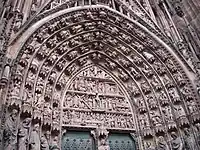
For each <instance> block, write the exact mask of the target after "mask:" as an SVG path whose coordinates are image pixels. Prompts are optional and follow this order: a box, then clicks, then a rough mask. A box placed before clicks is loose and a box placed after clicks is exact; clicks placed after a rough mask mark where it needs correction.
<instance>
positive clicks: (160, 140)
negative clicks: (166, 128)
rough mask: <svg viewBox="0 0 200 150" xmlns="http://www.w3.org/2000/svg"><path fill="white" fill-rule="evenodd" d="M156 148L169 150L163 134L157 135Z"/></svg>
mask: <svg viewBox="0 0 200 150" xmlns="http://www.w3.org/2000/svg"><path fill="white" fill-rule="evenodd" d="M157 145H158V146H157V150H169V148H168V146H167V143H166V141H165V139H164V137H163V136H159V137H158V144H157Z"/></svg>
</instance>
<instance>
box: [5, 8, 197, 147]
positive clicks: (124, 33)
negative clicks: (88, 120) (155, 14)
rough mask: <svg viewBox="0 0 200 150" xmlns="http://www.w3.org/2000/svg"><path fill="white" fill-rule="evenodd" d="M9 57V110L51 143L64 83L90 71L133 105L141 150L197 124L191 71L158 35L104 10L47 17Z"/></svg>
mask: <svg viewBox="0 0 200 150" xmlns="http://www.w3.org/2000/svg"><path fill="white" fill-rule="evenodd" d="M13 49H15V52H16V53H15V54H14V51H13ZM11 54H12V55H14V57H15V58H16V61H15V62H14V66H15V68H14V69H13V70H12V74H11V82H10V85H9V87H10V88H9V90H8V93H9V94H8V96H7V104H8V106H9V108H17V109H18V110H19V112H20V113H19V118H18V119H19V121H20V120H23V119H25V118H26V117H25V116H29V117H31V119H32V120H33V121H32V124H33V125H34V124H36V123H39V124H40V125H41V129H40V130H41V132H46V130H49V131H51V135H52V137H51V138H52V139H53V138H55V137H56V136H58V137H59V138H60V139H61V136H62V125H61V124H62V121H63V120H62V117H63V116H62V111H61V106H62V105H63V104H62V103H61V102H62V101H64V96H65V93H66V89H67V86H69V85H70V84H69V83H68V81H72V80H71V77H72V76H74V74H76V73H77V72H78V71H79V70H81V69H83V68H84V67H86V66H87V65H89V64H93V65H97V66H98V65H99V66H102V68H105V70H107V71H108V72H109V73H110V74H112V77H113V78H114V79H115V81H118V84H119V85H120V84H121V85H122V86H121V89H123V91H124V93H126V95H127V96H126V97H128V99H129V101H132V102H129V104H130V103H132V105H129V107H131V108H132V109H133V106H135V108H134V109H135V110H134V111H133V112H134V113H133V114H132V115H133V116H134V115H135V118H134V119H135V122H134V125H135V131H134V133H135V134H136V135H137V137H136V138H137V139H138V141H139V143H140V144H139V145H138V148H140V149H142V147H144V145H145V143H146V142H147V143H148V142H151V143H152V145H154V144H155V143H157V140H158V137H159V136H163V137H164V138H169V137H170V134H169V133H170V132H171V131H175V132H177V134H179V135H180V136H181V133H182V129H183V128H185V127H190V126H192V125H194V124H195V123H198V122H199V108H198V107H197V103H198V102H197V98H196V97H195V95H196V94H195V92H194V90H193V86H192V84H191V83H190V82H191V81H190V76H188V72H189V69H187V66H185V65H184V62H183V61H182V60H181V58H179V57H178V56H177V55H176V54H175V53H174V51H173V50H172V48H170V47H169V46H168V44H167V43H166V42H164V41H163V36H160V33H158V32H157V31H155V30H152V31H150V28H149V27H148V28H147V27H145V26H144V25H143V23H142V22H141V23H139V22H136V21H134V20H130V19H128V18H127V17H126V16H124V15H121V14H119V13H118V12H116V11H114V10H112V9H110V8H107V7H105V6H94V7H91V6H90V7H83V8H76V9H73V8H72V9H67V10H62V11H59V12H57V13H55V14H54V15H52V16H47V17H46V18H44V19H42V20H40V21H38V22H37V23H35V24H34V25H33V27H30V28H28V29H27V30H26V31H24V32H23V33H22V35H21V37H20V38H19V39H16V40H15V41H13V43H12V45H11V46H10V50H9V53H8V55H11ZM65 84H66V88H64V87H65ZM64 89H65V90H64ZM61 99H62V100H61ZM130 110H131V109H130ZM43 126H45V128H43ZM80 126H81V124H79V127H80ZM82 126H83V125H82ZM86 126H87V124H86ZM80 128H81V127H80ZM110 130H112V128H111V129H110ZM119 130H120V129H119ZM121 130H122V129H121ZM128 130H129V129H128ZM192 130H193V129H192ZM130 131H131V130H130ZM152 139H153V140H152ZM59 142H60V140H58V145H61V143H59ZM153 143H154V144H153ZM170 146H171V145H170V144H169V147H170Z"/></svg>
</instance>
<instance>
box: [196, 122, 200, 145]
mask: <svg viewBox="0 0 200 150" xmlns="http://www.w3.org/2000/svg"><path fill="white" fill-rule="evenodd" d="M195 126H196V129H197V133H196V137H197V144H198V146H200V123H197V124H196V125H195Z"/></svg>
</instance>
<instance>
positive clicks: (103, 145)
mask: <svg viewBox="0 0 200 150" xmlns="http://www.w3.org/2000/svg"><path fill="white" fill-rule="evenodd" d="M98 150H110V147H109V145H108V144H107V143H106V140H105V139H104V138H102V139H101V140H100V145H99V146H98Z"/></svg>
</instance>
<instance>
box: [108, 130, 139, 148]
mask: <svg viewBox="0 0 200 150" xmlns="http://www.w3.org/2000/svg"><path fill="white" fill-rule="evenodd" d="M108 141H109V146H110V150H136V146H135V141H134V139H133V138H132V137H131V136H130V135H129V134H117V133H115V134H110V135H109V138H108Z"/></svg>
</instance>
